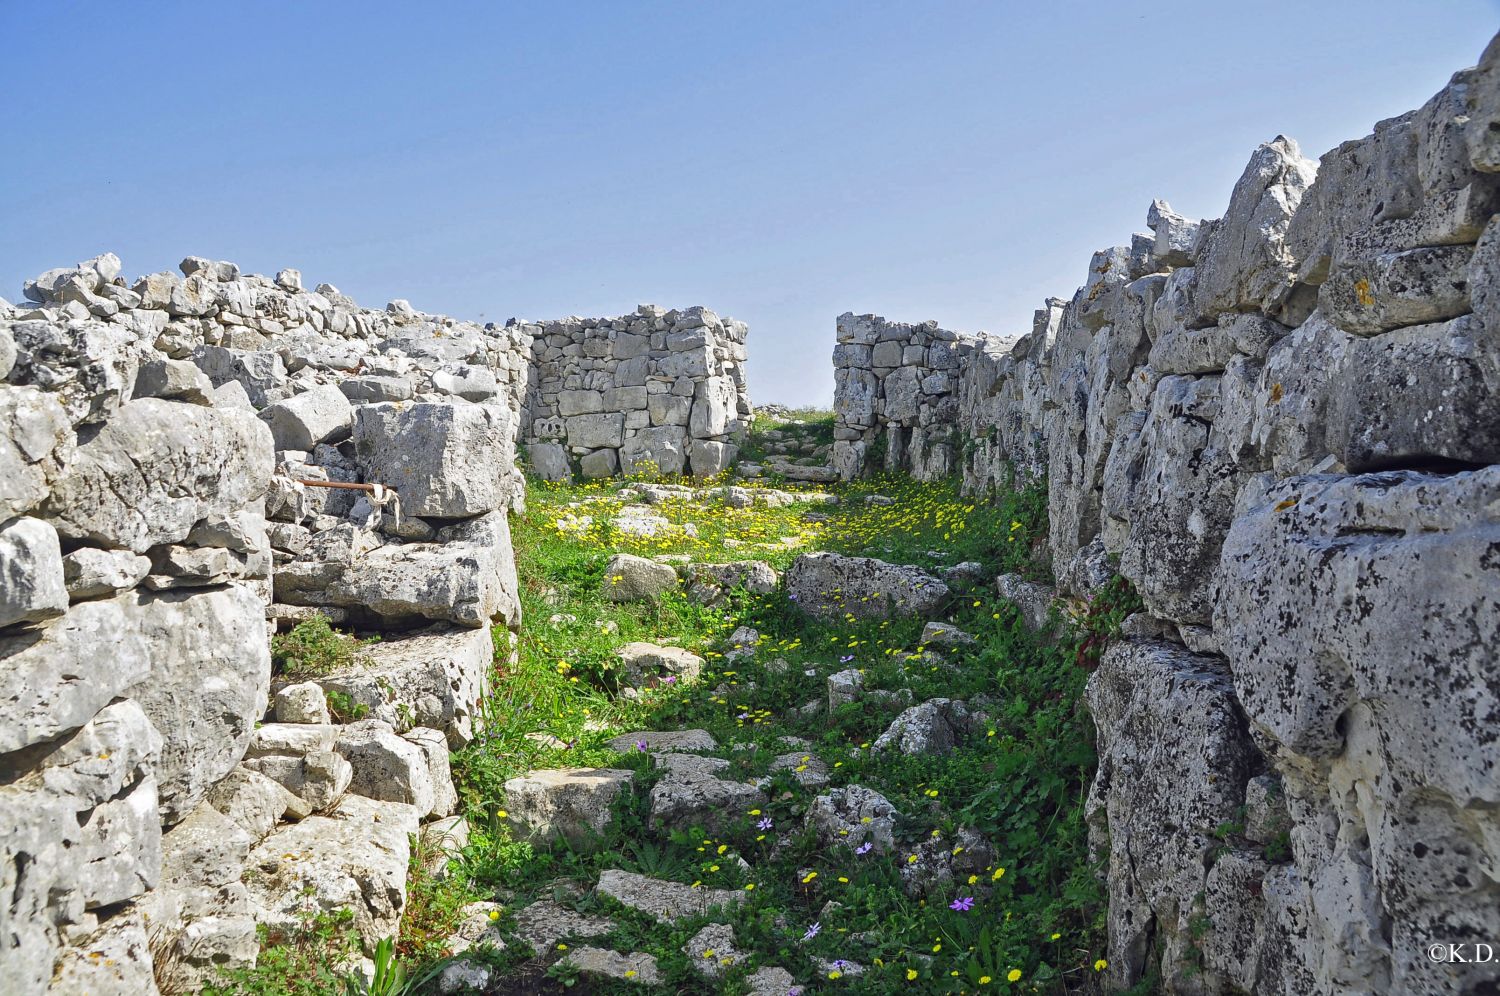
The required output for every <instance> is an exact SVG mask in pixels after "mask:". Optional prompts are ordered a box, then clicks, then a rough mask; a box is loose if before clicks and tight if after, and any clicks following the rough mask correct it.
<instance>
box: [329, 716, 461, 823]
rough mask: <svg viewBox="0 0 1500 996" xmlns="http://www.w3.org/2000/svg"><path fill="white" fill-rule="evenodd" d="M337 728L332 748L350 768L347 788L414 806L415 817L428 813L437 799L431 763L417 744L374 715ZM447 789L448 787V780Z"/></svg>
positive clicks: (375, 797) (384, 799)
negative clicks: (352, 776)
mask: <svg viewBox="0 0 1500 996" xmlns="http://www.w3.org/2000/svg"><path fill="white" fill-rule="evenodd" d="M339 730H340V732H339V737H338V739H337V740H335V741H334V745H333V749H334V750H335V751H337V752H338V753H339V754H340V755H341V756H342V757H343V758H344V760H346V761H348V762H349V765H350V767H352V768H353V769H354V778H353V780H352V781H351V782H350V783H349V790H350V791H351V792H354V793H355V794H357V795H362V796H365V797H366V798H369V799H377V800H380V801H382V802H399V803H404V804H405V805H408V806H411V807H412V808H413V809H415V810H416V812H417V815H418V816H419V817H420V816H427V815H429V814H431V813H432V811H433V806H434V805H436V803H437V786H436V785H434V784H433V780H432V765H431V764H430V763H429V762H428V758H427V754H426V753H425V752H424V750H423V748H422V747H421V746H418V745H417V744H415V743H412V742H411V741H409V740H404V739H402V738H401V737H399V736H397V735H396V732H395V731H394V730H392V729H391V728H390V726H389V725H387V724H385V723H382V722H381V721H380V720H378V719H367V720H363V721H361V722H358V723H351V724H350V725H348V726H344V727H340V728H339ZM445 773H446V769H445ZM448 791H449V792H451V791H452V785H451V783H450V784H449V785H448ZM438 815H439V816H446V815H447V814H446V813H439V814H438Z"/></svg>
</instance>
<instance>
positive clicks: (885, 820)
mask: <svg viewBox="0 0 1500 996" xmlns="http://www.w3.org/2000/svg"><path fill="white" fill-rule="evenodd" d="M899 818H900V814H899V813H898V812H896V807H895V806H893V805H891V803H890V802H889V801H888V800H887V799H886V798H885V796H883V795H881V794H880V793H879V792H876V791H875V790H874V789H868V788H865V787H864V786H863V785H846V786H844V787H842V788H835V789H830V790H829V791H827V792H824V793H823V794H822V795H819V796H818V797H816V798H815V799H813V801H812V804H811V805H809V806H808V807H807V825H808V826H809V827H810V828H812V829H813V830H814V831H815V832H816V833H817V835H818V840H819V841H820V842H821V843H822V844H823V845H824V846H834V845H837V846H840V847H850V848H854V847H859V846H860V845H862V844H865V843H868V844H870V846H871V847H872V848H873V849H874V850H875V852H876V853H878V854H886V853H889V852H890V851H891V850H892V849H893V848H894V847H895V846H896V836H895V831H896V820H897V819H899Z"/></svg>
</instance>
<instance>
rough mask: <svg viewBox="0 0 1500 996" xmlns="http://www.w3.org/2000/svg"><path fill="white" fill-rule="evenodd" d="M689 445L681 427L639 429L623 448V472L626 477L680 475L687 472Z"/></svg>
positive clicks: (621, 464) (621, 450) (668, 426)
mask: <svg viewBox="0 0 1500 996" xmlns="http://www.w3.org/2000/svg"><path fill="white" fill-rule="evenodd" d="M686 442H687V436H686V434H685V433H684V432H683V430H682V427H681V426H676V425H662V426H656V427H654V428H644V429H637V430H636V431H635V434H634V435H633V436H631V437H630V438H629V439H626V440H625V441H624V443H623V444H622V445H621V446H620V470H621V472H623V473H625V474H651V475H656V474H661V475H676V474H681V473H683V472H684V471H685V470H687V460H688V456H687V449H686V445H685V444H686Z"/></svg>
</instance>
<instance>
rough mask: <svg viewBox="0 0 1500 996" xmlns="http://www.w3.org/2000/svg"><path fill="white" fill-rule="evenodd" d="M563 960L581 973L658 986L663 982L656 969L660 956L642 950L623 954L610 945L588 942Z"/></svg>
mask: <svg viewBox="0 0 1500 996" xmlns="http://www.w3.org/2000/svg"><path fill="white" fill-rule="evenodd" d="M562 963H563V964H565V965H567V966H568V967H569V968H571V969H572V970H573V971H575V972H577V973H578V974H579V975H591V976H597V977H599V978H602V979H620V980H622V981H625V982H633V983H636V984H637V985H648V986H654V985H656V984H657V983H659V982H660V981H661V975H660V974H659V973H658V972H657V970H656V959H655V958H654V957H653V956H651V955H649V954H644V953H642V952H639V951H632V952H630V953H629V954H621V953H620V952H618V951H611V950H609V949H608V948H596V947H591V946H587V945H585V946H584V947H580V948H574V949H573V950H571V951H569V952H568V953H567V954H565V955H563V957H562Z"/></svg>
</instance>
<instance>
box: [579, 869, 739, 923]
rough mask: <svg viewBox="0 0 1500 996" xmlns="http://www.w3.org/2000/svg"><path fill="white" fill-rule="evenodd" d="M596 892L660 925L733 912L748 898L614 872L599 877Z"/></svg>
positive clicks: (728, 891) (726, 891)
mask: <svg viewBox="0 0 1500 996" xmlns="http://www.w3.org/2000/svg"><path fill="white" fill-rule="evenodd" d="M596 891H597V892H598V893H599V894H600V895H604V896H608V897H609V898H611V899H613V900H614V901H615V902H617V903H620V904H621V905H623V906H628V907H630V908H631V909H633V910H640V911H641V912H642V913H646V914H649V915H650V916H652V917H655V918H656V920H657V921H658V922H660V923H675V922H676V921H678V920H682V919H685V918H687V917H692V916H701V915H702V914H704V913H707V912H708V911H709V910H711V909H714V908H715V907H726V908H732V907H734V906H738V905H739V904H740V903H741V902H743V901H744V900H745V898H746V897H747V896H748V895H749V893H746V892H743V891H738V890H732V889H708V888H698V889H694V888H691V887H690V886H686V885H683V884H681V883H679V882H665V881H662V880H661V879H656V878H650V877H648V876H646V875H638V874H636V873H635V872H627V871H620V870H619V869H617V868H611V869H608V870H606V871H604V872H602V873H601V874H600V875H599V885H598V888H597V890H596Z"/></svg>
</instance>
